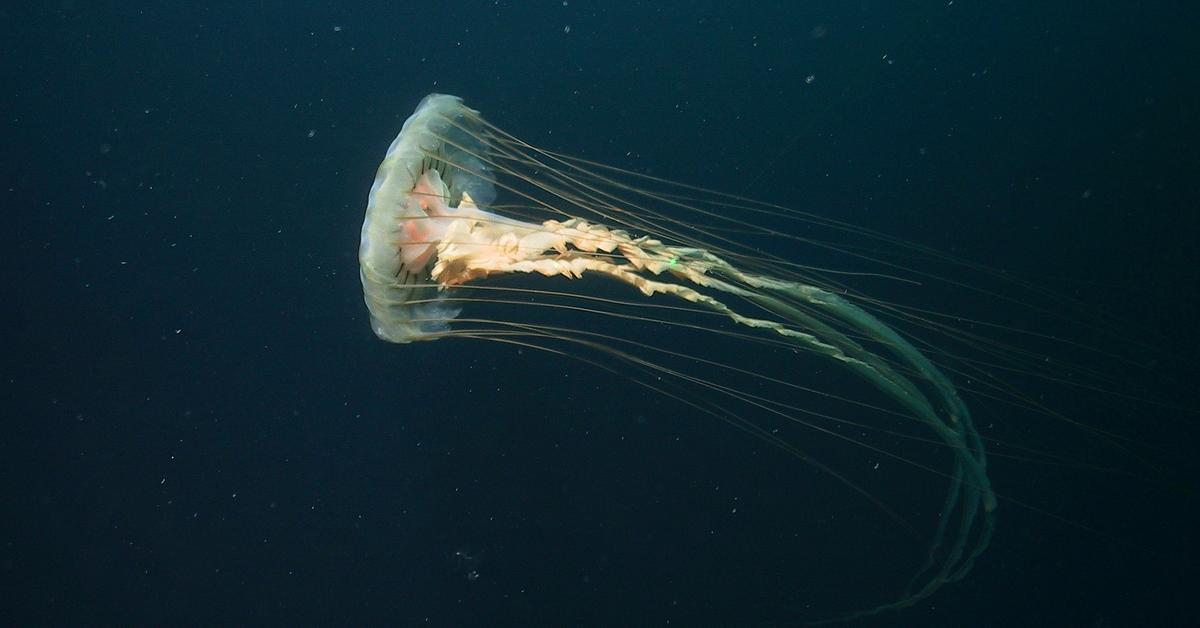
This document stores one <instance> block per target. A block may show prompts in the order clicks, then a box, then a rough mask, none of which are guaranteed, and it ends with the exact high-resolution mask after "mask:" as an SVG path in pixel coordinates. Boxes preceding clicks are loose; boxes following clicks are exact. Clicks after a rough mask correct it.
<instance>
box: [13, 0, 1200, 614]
mask: <svg viewBox="0 0 1200 628" xmlns="http://www.w3.org/2000/svg"><path fill="white" fill-rule="evenodd" d="M381 4H382V3H381ZM139 5H140V6H139ZM1198 26H1200V20H1198V18H1197V11H1196V9H1195V8H1194V7H1193V5H1192V4H1191V3H1185V2H1151V3H1132V2H1128V3H1124V2H1109V3H1099V4H1094V3H1093V4H1088V5H1086V6H1083V5H1081V4H1080V3H1077V2H1061V1H1053V2H1016V3H1000V4H997V3H994V2H972V1H963V0H955V1H953V2H945V1H942V2H929V3H925V2H903V3H902V2H882V1H861V2H807V3H795V2H753V3H750V2H743V3H737V2H705V1H688V2H584V1H582V0H570V1H569V2H564V1H563V0H553V1H548V2H542V1H536V2H507V1H498V2H457V3H456V2H448V3H428V2H422V3H408V2H398V3H389V4H388V5H387V6H386V8H381V7H373V8H366V6H365V5H363V4H361V3H337V2H322V3H281V2H253V3H245V2H234V3H224V4H221V3H217V4H214V3H197V4H191V3H113V4H106V3H93V2H82V1H73V2H72V1H64V2H61V3H58V4H54V3H45V4H37V5H30V6H26V7H23V8H14V7H11V6H10V7H6V8H4V9H0V35H2V37H0V42H2V43H0V50H2V51H3V60H2V61H0V78H2V83H0V86H2V94H3V97H2V99H0V113H2V114H3V115H2V116H0V124H2V128H3V131H4V140H3V148H4V163H5V166H4V167H3V169H0V179H2V184H3V185H2V186H0V195H2V197H0V198H2V200H0V204H2V205H0V206H2V207H3V212H4V213H3V220H4V226H3V228H2V229H0V237H3V240H4V245H5V247H4V248H5V260H6V261H5V263H4V265H3V278H4V280H5V281H4V286H5V297H4V307H3V309H2V310H0V311H2V312H3V315H4V320H3V326H2V327H0V328H2V329H3V345H2V349H0V356H2V357H0V365H2V371H0V375H2V380H0V420H2V421H3V424H2V428H3V429H0V490H2V491H3V492H2V493H0V498H2V501H0V503H2V504H3V512H0V623H3V624H6V625H22V626H31V625H230V624H235V625H259V624H264V625H418V624H421V625H437V626H531V625H547V626H568V625H579V626H584V625H596V626H615V625H681V626H739V625H764V624H784V625H786V624H788V623H789V622H793V621H797V620H803V619H811V618H819V617H822V616H824V615H823V613H825V612H829V611H836V610H840V609H846V608H856V607H862V606H864V605H870V604H871V603H874V602H877V601H882V600H886V599H889V597H890V596H894V595H895V594H896V593H897V588H896V587H897V586H902V585H903V583H904V580H905V578H906V576H907V575H908V574H910V573H911V571H912V569H913V567H915V566H916V564H918V563H919V561H920V558H921V551H922V548H923V540H922V538H921V537H918V538H914V537H912V536H908V535H907V533H906V532H904V531H903V530H898V528H899V527H900V526H898V525H897V524H896V523H895V522H894V521H891V520H889V519H888V518H887V517H886V516H883V515H881V514H880V512H879V511H878V510H876V509H874V508H872V507H871V506H870V504H868V503H865V502H864V501H863V500H861V499H859V498H857V497H855V496H854V495H853V494H852V492H851V491H849V490H847V488H846V487H845V486H842V485H840V484H838V483H837V482H834V481H831V480H830V478H828V477H827V476H824V475H822V474H821V473H819V472H817V471H815V470H814V469H812V468H810V467H807V466H805V465H803V464H801V463H799V462H797V461H796V460H794V459H790V458H788V457H786V456H784V455H782V454H779V453H778V452H775V451H773V450H770V449H769V448H764V447H763V446H762V445H760V444H758V443H756V442H752V441H751V439H748V438H744V437H743V436H741V435H740V434H738V433H737V432H736V431H734V430H732V429H730V428H729V427H728V426H725V425H722V424H720V423H719V422H716V421H713V420H712V419H711V418H706V417H694V416H689V415H688V413H687V412H686V411H685V410H683V409H680V408H678V407H674V406H671V404H669V403H664V401H663V400H662V399H656V398H654V397H652V396H650V395H648V394H646V393H644V392H643V391H642V390H640V389H637V388H636V387H631V386H630V385H629V384H628V383H627V382H624V381H623V380H621V379H620V378H617V377H612V376H609V375H605V374H600V373H595V372H593V371H592V370H590V369H588V368H587V367H586V365H583V364H577V363H575V362H572V361H562V360H554V359H551V358H549V357H547V356H544V355H534V354H530V353H528V352H523V353H518V352H516V351H514V350H513V349H512V348H509V347H504V346H491V345H479V344H472V343H468V342H439V343H428V344H424V345H416V346H393V345H388V344H386V343H383V342H379V341H377V340H376V339H375V338H374V337H373V335H372V334H371V331H370V329H369V327H368V324H367V320H366V312H365V308H364V307H363V305H362V302H361V294H360V287H359V280H358V276H357V260H356V249H357V244H358V230H359V226H360V224H361V219H362V209H363V207H364V205H365V200H366V195H367V192H368V190H369V188H370V185H371V181H372V179H373V176H374V172H375V168H376V166H377V164H378V161H379V159H380V157H381V156H382V154H383V151H384V150H385V149H386V147H387V145H388V143H389V142H390V141H391V139H392V137H393V136H394V134H395V133H396V131H397V130H398V129H399V127H400V125H401V123H402V122H403V120H404V119H405V118H406V117H407V116H408V114H409V113H411V111H412V109H413V108H414V107H415V106H416V104H417V103H418V102H419V100H420V99H421V97H423V96H424V95H425V94H427V93H429V92H431V91H441V92H447V93H453V94H458V95H461V96H463V97H464V98H466V100H467V102H468V104H469V105H470V106H472V107H474V108H476V109H479V110H481V111H482V112H483V113H484V114H485V115H486V116H487V117H488V119H490V120H491V121H493V122H495V123H497V124H498V125H500V126H501V127H503V128H505V129H506V130H508V131H511V132H513V133H514V134H516V135H518V136H519V137H522V138H525V139H527V140H529V141H531V142H533V143H536V144H539V145H542V146H546V147H548V148H552V149H554V150H559V151H563V152H567V153H571V154H575V155H579V156H582V157H585V158H588V159H594V160H598V161H602V162H607V163H613V164H615V165H618V166H621V167H623V168H628V169H631V170H635V171H639V172H646V173H651V174H654V175H656V176H663V177H667V178H670V179H675V180H681V181H685V182H687V183H691V184H696V185H702V186H705V187H709V188H712V189H716V190H723V191H729V192H733V193H737V194H744V195H747V196H751V197H754V198H758V199H762V200H767V201H772V202H778V203H781V204H786V205H788V206H791V207H796V208H798V209H803V210H806V211H812V212H815V213H819V214H822V215H825V216H829V217H831V218H836V219H839V220H844V221H847V222H850V223H855V224H861V225H864V226H868V227H870V228H872V229H877V230H880V231H884V232H888V233H891V234H894V235H897V236H899V237H901V238H905V239H907V240H911V241H914V242H919V243H920V244H922V245H926V246H929V247H932V248H935V249H939V250H944V251H952V252H954V253H956V254H958V255H961V256H963V257H965V258H967V259H970V260H973V261H975V262H978V263H980V264H983V265H987V266H989V267H992V268H996V269H1000V270H1003V271H1005V272H1006V273H1009V274H1010V275H1011V276H1013V277H1018V278H1021V279H1027V280H1032V281H1035V282H1037V283H1038V284H1039V285H1041V286H1043V287H1045V288H1046V289H1047V290H1049V291H1052V292H1054V293H1057V294H1059V295H1064V296H1069V297H1071V298H1072V299H1075V300H1077V302H1079V303H1082V304H1086V306H1085V307H1086V309H1088V310H1090V311H1092V312H1094V313H1096V314H1097V315H1102V316H1104V317H1105V318H1106V319H1107V320H1111V321H1117V322H1116V323H1112V325H1114V326H1117V327H1118V328H1119V329H1123V330H1125V333H1124V336H1125V337H1124V338H1123V339H1119V340H1118V341H1114V339H1113V338H1112V337H1111V336H1092V335H1091V332H1090V331H1089V329H1088V328H1086V327H1084V326H1083V325H1082V324H1081V325H1079V326H1075V325H1072V324H1066V323H1061V322H1060V323H1059V324H1058V327H1052V328H1051V329H1048V330H1047V332H1048V333H1051V334H1058V335H1064V336H1067V337H1072V338H1075V339H1077V340H1078V341H1079V342H1081V343H1084V344H1093V345H1104V346H1106V347H1107V346H1108V345H1110V344H1111V345H1112V347H1111V348H1112V351H1113V352H1114V353H1115V354H1118V355H1121V356H1128V357H1130V358H1131V359H1132V360H1133V361H1135V362H1136V363H1137V364H1139V365H1140V366H1137V367H1134V366H1129V365H1128V363H1124V362H1119V361H1116V360H1113V361H1111V362H1107V363H1104V364H1100V365H1097V368H1099V369H1102V370H1104V371H1105V372H1107V373H1110V374H1115V375H1117V376H1120V377H1122V378H1124V377H1128V379H1129V380H1130V381H1131V382H1132V383H1135V384H1137V385H1138V386H1140V387H1143V388H1142V389H1143V390H1145V391H1146V393H1145V396H1144V397H1140V398H1139V399H1137V400H1133V401H1130V400H1123V401H1120V400H1118V401H1114V400H1112V399H1111V398H1109V397H1104V396H1102V395H1092V394H1087V393H1085V392H1080V391H1079V390H1076V389H1065V388H1064V387H1055V386H1052V385H1046V386H1043V387H1042V388H1039V389H1037V390H1034V391H1031V394H1033V395H1038V396H1039V397H1038V398H1039V399H1042V398H1043V397H1041V395H1045V397H1044V399H1045V400H1046V402H1047V403H1049V404H1052V405H1053V406H1054V407H1055V408H1056V409H1061V411H1062V412H1063V413H1064V414H1066V415H1069V416H1071V417H1079V419H1080V420H1081V421H1082V422H1084V423H1086V424H1088V425H1089V426H1091V427H1093V428H1094V429H1096V430H1106V431H1108V430H1111V431H1113V432H1115V433H1119V434H1121V435H1122V437H1127V438H1128V439H1129V440H1128V441H1122V442H1123V443H1125V444H1124V445H1123V446H1122V448H1121V449H1119V450H1117V451H1116V452H1114V449H1105V450H1104V453H1103V454H1096V451H1094V450H1093V445H1092V444H1089V443H1091V442H1092V441H1090V440H1087V439H1083V438H1080V442H1074V441H1073V439H1074V438H1075V437H1078V436H1079V432H1078V431H1077V430H1069V429H1068V430H1063V429H1060V428H1059V427H1055V426H1048V425H1047V423H1053V421H1048V420H1047V419H1046V417H1044V416H1032V417H1031V416H1005V415H1004V413H1003V411H1002V409H997V408H996V407H995V406H991V407H989V406H988V405H987V404H982V405H981V406H980V407H979V411H978V414H979V415H980V416H981V417H982V418H981V424H991V423H993V422H999V423H1003V424H1004V425H1005V426H1007V427H1005V428H1004V429H1005V434H1006V438H1009V439H1011V440H1012V441H1019V442H1022V443H1025V444H1027V445H1031V446H1037V447H1038V448H1040V449H1042V450H1049V451H1059V452H1062V454H1063V455H1064V456H1065V457H1067V458H1068V459H1070V460H1072V461H1086V462H1087V463H1088V464H1091V465H1094V467H1093V468H1090V469H1087V470H1075V471H1068V472H1060V471H1061V470H1055V469H1047V468H1045V467H1044V466H1042V465H1033V464H1020V462H1019V461H1017V462H1016V463H1014V462H1013V461H1008V462H1007V463H1006V462H1004V461H999V462H997V463H996V467H995V470H994V474H993V477H994V479H995V481H996V484H997V486H998V490H1000V492H1001V494H1002V495H1005V496H1006V497H1008V498H1012V499H1014V500H1017V501H1019V502H1020V504H1016V503H1012V502H1006V503H1004V504H1002V509H1001V511H1000V514H999V520H998V521H999V523H998V528H997V530H998V531H997V536H996V539H995V541H994V543H993V547H992V548H991V549H990V551H989V552H988V553H986V554H985V555H984V556H983V557H982V558H981V560H980V561H979V563H978V565H977V566H976V568H975V571H974V572H973V573H972V575H971V576H970V577H969V578H968V579H967V580H966V581H964V582H962V583H959V584H956V585H953V586H949V587H947V588H946V589H945V590H943V591H942V592H940V593H939V594H938V595H937V596H935V597H933V598H932V599H930V600H927V601H925V602H922V603H921V604H919V605H917V607H915V608H913V609H909V610H908V611H906V612H904V613H900V614H894V615H885V616H882V617H879V618H875V619H872V620H869V621H864V622H861V623H862V625H881V626H1013V625H1026V626H1089V627H1100V626H1103V627H1109V626H1135V625H1137V626H1147V625H1163V626H1165V625H1174V626H1187V625H1196V624H1197V614H1198V613H1197V610H1196V608H1195V605H1194V588H1195V587H1194V584H1195V582H1196V581H1197V576H1198V575H1200V574H1198V572H1197V569H1196V567H1195V564H1196V560H1197V558H1198V551H1197V547H1196V543H1195V541H1194V540H1193V538H1192V534H1191V533H1192V530H1193V527H1192V526H1194V525H1195V524H1196V522H1197V501H1196V500H1197V493H1196V490H1197V482H1196V478H1197V474H1196V466H1195V463H1194V462H1193V461H1192V459H1191V454H1192V452H1193V451H1194V450H1195V447H1196V445H1197V444H1198V443H1200V441H1198V440H1197V438H1196V436H1197V430H1196V415H1195V414H1194V412H1189V409H1195V408H1197V407H1200V399H1198V398H1197V395H1196V393H1195V390H1194V381H1195V376H1196V374H1197V373H1196V371H1197V369H1196V366H1195V359H1194V356H1195V354H1196V351H1197V349H1200V335H1198V334H1197V331H1196V329H1195V323H1196V319H1197V316H1196V311H1197V284H1198V274H1200V270H1198V269H1200V254H1198V253H1197V250H1198V246H1200V237H1198V236H1197V233H1198V232H1197V227H1198V226H1200V215H1198V209H1197V208H1198V204H1197V203H1198V201H1200V149H1198V148H1197V139H1198V138H1200V120H1198V116H1197V111H1200V80H1198V76H1200V75H1197V73H1196V71H1195V63H1194V60H1195V58H1196V55H1197V53H1198V52H1200V49H1198V46H1197V44H1196V43H1195V37H1194V33H1195V32H1196V29H1197V27H1198ZM787 253H788V254H789V255H791V254H794V255H796V256H797V257H798V258H800V259H803V260H804V261H806V262H807V263H814V264H818V265H819V263H820V262H821V261H822V260H821V258H820V257H819V255H818V254H816V253H810V252H806V251H796V252H787ZM810 255H811V257H810ZM966 276H968V277H969V276H970V275H966ZM892 289H893V290H895V289H896V288H895V286H892ZM889 296H891V297H896V298H904V297H905V295H897V294H892V295H889ZM907 298H909V299H911V302H912V303H913V304H914V305H922V306H926V307H930V308H932V309H938V310H944V311H967V312H974V313H976V314H980V313H982V315H983V316H982V317H984V318H988V319H989V320H993V321H996V322H999V323H1001V324H1004V325H1009V326H1016V327H1021V326H1023V325H1026V324H1027V323H1029V322H1028V321H1027V320H1026V318H1025V317H1026V316H1027V315H1028V308H1024V307H1020V306H1018V305H1016V304H1013V303H1010V302H1007V301H1003V300H998V299H997V300H987V299H985V298H983V297H980V296H979V295H978V294H975V295H969V294H964V292H963V291H960V290H954V289H952V287H947V286H944V285H942V286H930V287H928V288H925V289H924V291H918V292H917V293H916V294H909V295H907ZM1033 350H1036V349H1033ZM1064 377H1067V375H1066V374H1064ZM1043 384H1045V383H1044V382H1043ZM828 385H843V384H842V383H841V382H840V380H836V381H834V382H833V383H830V384H828ZM844 385H845V386H847V388H845V389H844V390H842V389H839V390H838V391H836V392H840V393H842V394H846V395H854V394H855V390H856V389H855V385H854V383H853V382H848V383H846V384H844ZM993 420H994V421H993ZM997 429H1000V428H997ZM743 441H745V442H743ZM1122 452H1124V453H1122ZM814 453H816V454H817V455H819V456H821V460H822V462H823V463H824V464H827V465H829V466H830V467H833V468H838V469H848V470H852V469H854V468H855V467H856V466H862V465H866V464H873V462H872V461H871V458H870V456H868V455H867V454H865V453H864V452H862V451H855V450H853V449H844V450H839V451H833V452H826V453H824V455H822V452H814ZM1093 454H1096V456H1095V457H1094V456H1093ZM1095 467H1099V468H1095ZM1130 468H1132V469H1137V470H1138V472H1137V473H1135V474H1133V475H1126V474H1124V473H1121V472H1113V471H1112V469H1121V470H1127V469H1130ZM918 477H920V476H918ZM926 480H928V481H929V482H930V483H931V485H932V486H933V490H932V491H926V490H924V489H918V488H914V489H913V491H914V495H913V499H912V500H911V505H912V508H913V511H912V512H904V513H902V514H903V515H904V516H906V517H907V516H910V515H911V516H912V517H914V518H916V519H918V520H920V515H921V513H922V512H924V513H925V514H928V513H927V511H928V509H929V508H936V507H937V505H938V503H939V502H938V500H939V497H938V493H937V490H940V489H939V487H938V485H937V478H936V477H929V476H926ZM880 497H881V498H882V499H884V500H885V501H888V502H889V503H891V504H893V505H897V507H900V508H903V507H905V506H906V505H908V504H910V500H908V499H907V498H906V497H905V496H903V495H896V494H893V493H889V494H883V495H880ZM922 509H924V510H922ZM793 525H794V526H795V527H794V528H793V527H792V526H793ZM927 527H928V526H926V527H922V528H921V529H920V530H919V531H920V532H922V533H925V532H927ZM879 539H886V541H885V540H879ZM906 545H911V547H908V548H907V553H905V551H904V550H905V546H906ZM896 546H899V547H900V548H901V551H899V553H898V554H896V555H893V554H892V553H886V552H885V553H881V552H879V551H876V549H875V548H876V547H891V548H895V547H896Z"/></svg>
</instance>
